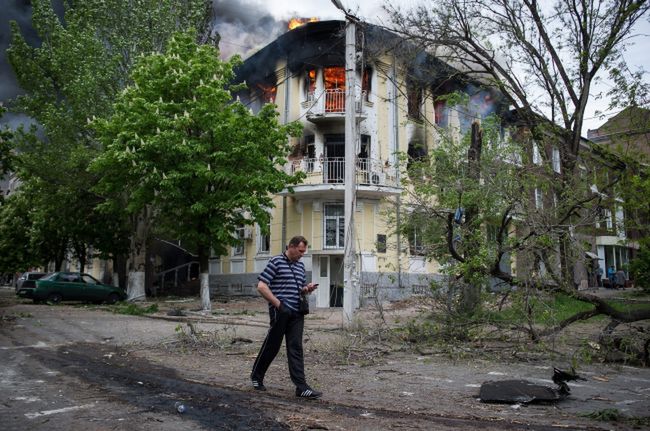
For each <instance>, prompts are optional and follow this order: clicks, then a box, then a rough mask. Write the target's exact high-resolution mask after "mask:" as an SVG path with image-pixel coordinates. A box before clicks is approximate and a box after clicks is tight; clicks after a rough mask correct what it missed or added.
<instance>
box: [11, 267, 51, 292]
mask: <svg viewBox="0 0 650 431" xmlns="http://www.w3.org/2000/svg"><path fill="white" fill-rule="evenodd" d="M45 274H46V273H45V272H31V271H30V272H24V273H23V274H22V275H21V276H20V277H18V280H16V294H18V292H19V291H20V289H29V292H31V291H32V290H33V289H34V288H35V287H36V280H38V279H39V278H42V277H43V276H45Z"/></svg>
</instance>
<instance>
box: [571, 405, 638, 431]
mask: <svg viewBox="0 0 650 431" xmlns="http://www.w3.org/2000/svg"><path fill="white" fill-rule="evenodd" d="M580 416H583V417H587V418H590V419H594V420H597V421H602V422H620V423H626V424H629V425H631V426H633V427H635V428H639V427H647V426H648V425H650V417H628V416H625V415H623V414H622V413H621V412H620V411H619V410H618V409H616V408H612V409H603V410H597V411H594V412H591V413H582V414H580Z"/></svg>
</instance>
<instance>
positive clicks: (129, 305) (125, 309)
mask: <svg viewBox="0 0 650 431" xmlns="http://www.w3.org/2000/svg"><path fill="white" fill-rule="evenodd" d="M111 311H112V312H113V313H115V314H126V315H129V316H142V315H145V314H152V313H156V312H157V311H158V304H151V305H150V306H148V307H141V306H139V305H138V304H136V303H133V302H121V303H119V304H116V305H113V306H111Z"/></svg>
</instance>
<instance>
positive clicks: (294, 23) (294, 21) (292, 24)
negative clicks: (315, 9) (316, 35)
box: [287, 18, 318, 30]
mask: <svg viewBox="0 0 650 431" xmlns="http://www.w3.org/2000/svg"><path fill="white" fill-rule="evenodd" d="M308 22H318V18H291V19H290V20H289V24H288V25H287V27H288V28H289V30H293V29H294V28H296V27H300V26H301V25H305V24H307V23H308Z"/></svg>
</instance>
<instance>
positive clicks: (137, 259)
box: [126, 208, 150, 301]
mask: <svg viewBox="0 0 650 431" xmlns="http://www.w3.org/2000/svg"><path fill="white" fill-rule="evenodd" d="M131 223H132V226H133V234H132V235H131V249H130V258H129V279H128V283H127V290H126V293H127V295H128V298H127V300H129V301H142V300H144V299H145V298H146V291H145V264H146V251H147V239H148V237H149V223H150V221H149V208H145V209H143V210H142V211H141V212H140V213H139V214H137V215H134V216H133V217H132V219H131Z"/></svg>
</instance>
